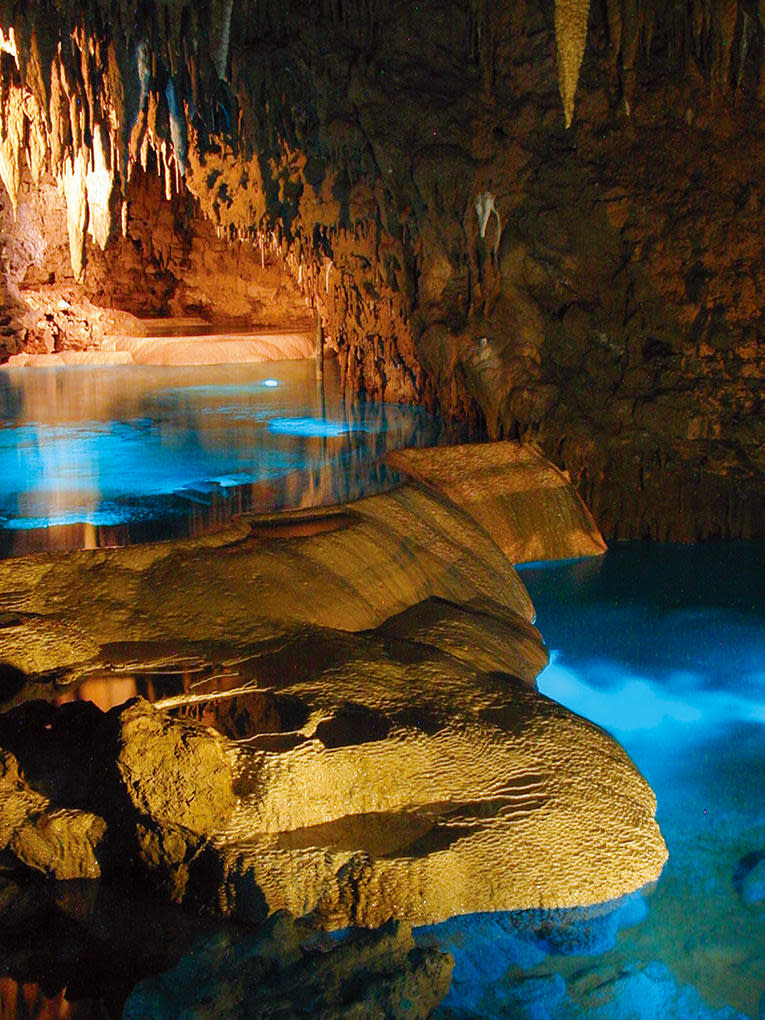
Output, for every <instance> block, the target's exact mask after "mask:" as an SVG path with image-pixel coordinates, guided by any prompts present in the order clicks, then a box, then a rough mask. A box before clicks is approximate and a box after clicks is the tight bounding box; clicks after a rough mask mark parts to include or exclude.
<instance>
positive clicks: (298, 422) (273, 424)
mask: <svg viewBox="0 0 765 1020" xmlns="http://www.w3.org/2000/svg"><path fill="white" fill-rule="evenodd" d="M268 430H269V432H275V433H276V434H277V435H284V436H328V437H331V436H344V435H347V434H348V433H349V432H367V431H368V429H367V428H365V427H364V425H362V424H361V423H360V422H345V421H329V420H327V419H326V418H272V419H271V421H270V422H269V423H268Z"/></svg>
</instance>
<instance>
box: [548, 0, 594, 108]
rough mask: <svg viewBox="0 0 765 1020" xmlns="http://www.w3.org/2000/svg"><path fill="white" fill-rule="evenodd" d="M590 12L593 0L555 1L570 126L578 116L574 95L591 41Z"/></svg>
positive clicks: (560, 71)
mask: <svg viewBox="0 0 765 1020" xmlns="http://www.w3.org/2000/svg"><path fill="white" fill-rule="evenodd" d="M589 12H590V2H589V0H555V41H556V46H557V64H558V88H559V90H560V95H561V99H562V100H563V112H564V116H565V119H566V127H570V126H571V121H572V119H573V117H574V96H575V94H576V86H577V82H578V81H579V70H580V68H581V66H582V59H583V57H584V47H585V43H586V41H587V20H588V17H589Z"/></svg>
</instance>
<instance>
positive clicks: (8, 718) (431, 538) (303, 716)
mask: <svg viewBox="0 0 765 1020" xmlns="http://www.w3.org/2000/svg"><path fill="white" fill-rule="evenodd" d="M448 455H449V451H446V452H444V453H443V454H439V455H433V456H432V457H431V459H429V460H428V461H427V463H426V466H425V467H423V468H422V474H423V475H428V471H429V470H430V469H431V468H432V475H428V477H429V479H430V481H429V484H428V485H427V486H425V485H421V484H419V483H416V482H409V483H407V484H405V485H402V486H401V487H400V488H399V489H397V490H394V491H392V492H389V493H385V494H382V495H378V496H373V497H369V498H367V499H363V500H360V501H358V502H356V503H352V504H347V505H345V506H343V507H339V508H335V509H330V510H322V511H318V512H310V513H308V514H306V513H301V514H294V513H286V514H283V515H276V516H274V515H271V516H270V517H269V518H267V520H266V521H262V520H259V519H258V518H253V519H251V520H249V521H248V520H244V519H243V520H241V521H239V522H236V523H234V524H233V525H231V526H230V527H229V528H228V529H226V530H225V531H222V532H220V533H217V534H213V535H209V536H207V537H205V538H203V539H197V540H193V541H186V542H178V543H168V544H166V545H154V546H143V547H134V548H126V549H115V550H95V551H83V552H78V553H73V554H67V555H45V556H40V557H30V558H27V559H19V560H15V561H12V562H11V563H10V564H5V565H3V564H0V583H2V584H4V585H5V586H4V587H3V589H2V590H3V591H5V592H8V593H9V594H8V595H6V604H5V609H6V610H7V611H8V613H16V614H17V615H15V616H13V617H12V618H11V619H10V620H9V622H11V623H12V626H10V627H9V628H7V629H8V631H9V634H8V637H7V638H6V636H5V630H6V628H0V661H5V662H6V663H8V664H9V666H15V668H16V669H17V670H18V669H19V663H20V662H21V661H22V659H21V656H22V654H23V655H24V656H26V658H25V659H24V660H23V661H24V662H28V661H31V662H34V663H35V664H36V665H37V667H38V669H39V670H40V672H41V673H43V674H44V675H43V676H40V675H38V676H37V678H36V682H35V683H33V684H31V687H30V689H31V691H33V692H34V693H38V694H39V691H40V689H41V687H42V686H43V684H44V683H45V682H46V679H47V682H48V683H51V682H52V683H58V684H59V689H60V687H61V685H66V684H68V685H69V686H71V684H72V682H73V681H75V680H77V679H86V678H88V677H97V678H100V679H102V680H103V679H105V678H108V677H110V676H111V677H115V678H125V677H126V676H131V677H133V679H134V682H135V683H136V686H138V685H139V684H141V685H143V689H144V690H146V691H147V692H148V690H149V685H150V684H151V685H152V690H153V684H154V681H155V680H156V681H157V682H159V679H160V677H161V676H162V675H164V676H168V675H173V674H174V675H175V677H176V681H177V683H178V686H180V690H178V687H176V691H177V693H171V694H169V695H168V696H167V697H165V698H162V699H160V700H159V701H158V702H157V704H156V706H155V707H151V706H149V705H148V704H147V703H146V702H145V701H142V700H137V701H133V702H129V703H128V704H127V705H126V706H122V707H120V706H118V707H115V708H114V709H112V710H111V711H110V712H108V713H107V714H106V715H105V716H103V717H101V716H100V713H98V712H97V710H95V709H86V708H76V706H74V705H72V706H66V705H65V706H62V707H61V708H58V709H48V710H47V714H46V712H45V710H44V707H41V706H40V704H39V703H35V704H32V705H28V706H25V705H24V704H21V705H20V707H18V708H16V709H14V710H13V711H12V712H10V713H6V715H5V716H0V746H5V747H7V748H8V750H9V751H11V752H12V753H13V754H15V755H16V756H17V758H18V759H19V761H21V762H22V765H23V768H24V771H25V774H26V775H27V777H28V778H29V779H30V781H34V782H35V783H36V789H38V790H40V791H44V795H45V796H47V797H49V798H50V799H51V801H53V802H56V803H57V804H59V805H60V806H62V807H66V808H67V809H76V810H79V811H81V812H84V811H89V810H91V811H92V810H95V811H97V812H98V813H99V814H100V816H101V817H103V818H104V819H105V820H106V823H107V826H108V830H107V836H108V837H109V847H110V851H111V857H110V862H111V867H112V868H113V869H114V870H119V867H120V865H121V866H123V867H124V864H125V862H126V861H127V862H129V863H130V864H131V865H138V866H140V868H141V869H142V870H143V873H144V874H147V873H148V875H149V876H150V878H151V880H152V881H153V882H154V884H155V885H156V886H158V887H159V888H161V889H162V890H163V891H164V892H165V893H166V894H169V895H170V896H171V897H172V898H174V899H176V900H178V901H183V902H184V903H189V904H193V905H194V906H195V907H197V908H199V907H201V908H204V909H208V910H213V911H222V912H223V913H224V914H227V915H230V916H232V917H235V918H239V919H244V920H247V921H249V922H251V923H252V922H256V923H257V922H260V921H261V920H262V919H263V917H264V916H265V915H266V914H267V913H272V912H274V911H278V910H283V909H286V910H288V911H289V912H290V913H292V914H294V915H296V916H302V915H311V917H312V920H313V923H314V924H316V925H319V926H323V927H327V928H338V927H347V926H348V925H363V926H369V927H373V926H377V925H380V924H382V923H383V922H385V921H387V920H389V919H391V918H394V919H400V920H407V921H411V922H416V923H426V922H432V921H438V920H441V919H443V918H446V917H449V916H452V915H454V914H460V913H469V912H475V911H483V910H496V909H503V910H507V909H516V908H524V907H536V906H540V905H542V906H571V905H577V904H589V903H594V902H599V901H602V900H606V899H611V898H613V897H616V896H618V895H620V894H622V893H625V892H629V891H632V890H634V889H637V888H639V887H641V886H642V885H644V884H646V883H648V882H651V881H653V880H655V879H656V878H657V876H658V874H659V873H660V871H661V867H662V865H663V862H664V859H665V857H666V849H665V847H664V843H663V840H662V837H661V833H660V832H659V829H658V826H657V825H656V822H655V819H654V812H655V801H654V798H653V794H652V793H651V790H650V788H649V787H648V785H647V784H646V783H645V781H644V780H643V778H642V777H641V776H640V774H639V773H638V772H637V770H636V769H635V767H634V766H633V765H632V763H631V762H630V761H629V759H628V758H627V756H626V755H625V754H624V753H623V752H622V751H621V749H620V748H619V746H618V745H617V744H616V743H615V742H614V741H613V740H612V739H611V738H610V737H608V736H607V735H606V734H605V733H604V732H603V731H601V730H599V729H598V728H597V727H595V726H592V725H591V724H589V723H587V722H585V721H584V720H582V719H579V718H577V717H576V716H574V715H572V713H570V712H568V711H567V710H565V709H563V708H561V707H560V706H558V705H556V704H555V703H554V702H551V701H549V700H547V699H545V698H543V697H541V696H540V695H539V694H538V693H537V692H536V690H535V677H536V675H537V673H538V672H539V670H540V669H541V668H542V667H543V666H544V664H545V662H546V652H545V649H544V646H543V644H542V640H541V637H540V635H539V633H538V632H537V631H536V630H535V628H534V627H533V626H532V624H531V622H530V620H531V618H532V616H533V607H532V606H531V604H530V602H529V599H528V596H527V594H526V592H525V589H524V588H523V586H522V585H521V583H520V580H519V578H518V576H517V574H516V573H515V571H514V570H513V568H512V566H511V564H510V562H509V560H508V558H507V556H506V555H505V554H504V553H503V552H502V550H501V549H500V547H499V545H498V544H497V543H496V542H495V541H494V540H493V538H492V537H490V535H489V533H488V531H489V529H491V530H493V531H496V532H497V536H498V537H499V538H500V539H501V538H502V536H503V535H504V536H508V535H509V534H510V532H511V530H512V528H511V527H510V526H509V525H508V524H507V523H505V525H504V526H503V527H500V525H499V524H497V523H495V522H501V521H502V519H503V514H504V515H510V517H511V519H512V520H513V521H516V522H517V521H519V520H521V517H519V516H518V515H515V516H514V517H513V515H512V498H513V495H514V494H516V493H517V492H518V491H524V487H525V498H526V499H527V500H529V501H530V502H531V503H533V502H534V501H536V502H537V504H538V506H539V513H534V512H533V510H532V509H531V508H530V507H529V506H527V507H526V510H527V511H528V512H525V516H523V518H522V523H523V534H522V536H521V539H520V541H519V543H517V544H516V545H513V543H512V541H510V540H508V542H507V543H506V544H507V545H508V548H511V549H517V548H519V547H520V546H523V547H524V548H527V549H533V550H535V552H534V555H538V551H539V550H542V551H545V550H548V551H549V549H550V548H552V546H551V542H550V531H551V528H550V521H549V519H548V517H546V512H547V510H549V506H550V502H549V488H550V487H551V486H552V488H553V489H554V490H555V491H556V492H557V491H558V490H559V489H562V488H564V484H563V482H564V480H563V479H562V477H561V476H560V474H559V473H558V472H557V471H556V470H555V469H554V468H552V467H550V466H549V465H547V466H546V465H545V464H544V463H543V462H542V460H541V458H539V456H538V455H537V454H536V453H533V451H529V450H527V449H524V448H518V449H517V450H515V452H514V453H513V452H512V451H511V450H509V448H506V447H504V446H503V447H502V449H501V450H497V449H492V448H491V447H487V448H485V450H484V451H483V454H482V455H481V456H480V457H479V459H478V461H477V463H476V464H475V465H474V468H475V470H474V471H473V474H472V475H471V473H470V472H466V473H465V478H464V483H465V484H464V485H463V486H462V487H460V486H457V487H455V488H454V490H453V491H454V498H455V500H456V501H452V499H451V498H450V495H451V493H452V488H451V486H449V485H443V488H444V492H440V491H438V486H439V485H440V484H441V482H442V481H443V478H444V477H445V472H444V471H443V470H441V472H440V473H439V470H440V469H443V468H444V465H447V464H448V463H450V461H449V456H448ZM455 456H456V457H457V462H458V463H459V464H460V465H462V464H464V463H465V458H464V451H461V450H460V449H458V450H457V451H456V454H455ZM439 465H440V469H439ZM418 470H419V469H418ZM519 477H520V478H521V480H522V485H520V486H519V484H518V479H519ZM431 483H432V484H431ZM475 492H480V493H481V499H479V500H476V499H474V498H472V496H473V494H474V493H475ZM508 493H509V496H507V499H506V500H505V496H506V494H508ZM569 495H570V496H571V495H572V494H571V493H570V492H569ZM459 502H462V503H464V506H460V505H458V503H459ZM555 505H556V506H558V508H559V509H560V506H559V504H555ZM567 505H568V507H569V511H568V512H567V516H566V520H567V521H572V520H574V521H576V522H577V527H579V528H580V532H581V533H582V534H585V533H586V534H587V536H588V541H589V542H590V549H591V551H593V552H599V551H600V548H601V546H600V544H599V543H597V542H595V541H594V540H593V536H592V534H591V533H590V532H589V531H587V528H589V527H590V522H589V521H588V519H587V518H586V515H584V514H583V511H582V508H581V507H580V506H579V505H578V503H577V502H576V500H575V499H574V500H573V502H572V501H571V500H569V503H568V504H567ZM572 507H573V508H574V510H575V513H571V512H570V511H571V508H572ZM556 512H557V511H556ZM487 515H488V516H487ZM476 518H478V520H479V521H481V522H482V524H479V523H478V521H477V520H476ZM534 521H539V523H540V533H539V534H535V533H534V530H533V528H531V527H530V525H531V524H532V523H533V522H534ZM513 526H516V525H515V524H514V525H513ZM566 527H568V524H567V525H566ZM577 541H579V539H577ZM567 548H570V547H567ZM579 551H580V552H581V548H580V550H579ZM3 578H5V580H3ZM11 578H12V579H13V582H12V583H13V586H12V587H11V585H10V581H11ZM41 620H42V621H44V625H42V626H41V622H40V621H41ZM59 620H67V629H66V630H65V631H64V630H62V631H61V633H62V634H63V635H64V637H63V640H65V641H69V639H70V636H71V635H73V634H74V635H77V644H76V647H77V649H78V650H79V652H80V654H81V656H82V658H81V659H80V661H77V657H76V656H72V655H70V656H69V658H68V659H67V660H66V661H67V672H66V674H62V673H61V672H59V673H56V664H57V661H58V655H59V649H58V648H57V645H56V640H55V634H56V625H57V623H58V621H59ZM73 660H74V661H73ZM46 674H47V675H46ZM192 675H193V677H194V681H193V686H192V683H191V679H190V678H191V676H192ZM17 686H18V685H16V687H17ZM16 687H14V694H13V696H14V698H16V700H18V699H19V698H23V696H24V691H23V690H22V691H19V690H17V689H16ZM93 713H95V715H94V714H93ZM178 714H180V718H179V717H178ZM25 720H26V722H25ZM208 727H214V728H215V729H216V730H217V731H218V732H219V733H220V734H225V737H224V736H215V735H213V734H211V732H210V730H209V729H208ZM68 734H71V737H70V739H69V742H67V735H68ZM52 761H55V762H56V763H57V765H58V767H57V768H55V769H53V768H51V762H52ZM38 795H39V796H43V793H42V792H41V793H40V794H38ZM18 821H19V825H15V824H14V827H13V831H14V833H15V832H16V831H17V830H18V828H19V826H23V825H24V824H26V823H27V821H28V819H26V817H21V816H20V818H19V819H18ZM120 846H122V847H123V848H125V851H124V857H125V860H123V861H122V862H120V861H119V853H117V854H116V855H115V847H120Z"/></svg>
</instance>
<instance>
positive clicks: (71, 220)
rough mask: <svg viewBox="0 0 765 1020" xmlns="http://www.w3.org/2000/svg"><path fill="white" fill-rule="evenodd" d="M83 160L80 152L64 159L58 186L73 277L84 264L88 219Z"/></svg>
mask: <svg viewBox="0 0 765 1020" xmlns="http://www.w3.org/2000/svg"><path fill="white" fill-rule="evenodd" d="M85 175H86V169H85V160H84V158H83V155H82V152H78V153H77V155H76V156H75V157H74V158H73V159H72V158H71V157H70V158H69V159H66V160H65V161H64V168H63V171H62V173H61V177H60V186H61V187H62V189H63V192H64V196H65V198H66V226H67V230H68V231H69V258H70V260H71V263H72V272H73V273H74V275H75V279H78V280H79V279H80V278H81V276H82V270H83V266H84V264H85V227H86V225H87V221H88V192H87V186H86V184H85Z"/></svg>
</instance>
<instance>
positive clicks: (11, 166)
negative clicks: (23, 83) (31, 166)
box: [0, 87, 25, 217]
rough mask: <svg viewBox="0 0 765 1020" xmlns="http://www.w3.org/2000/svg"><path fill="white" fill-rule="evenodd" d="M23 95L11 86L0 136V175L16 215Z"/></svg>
mask: <svg viewBox="0 0 765 1020" xmlns="http://www.w3.org/2000/svg"><path fill="white" fill-rule="evenodd" d="M24 121H25V118H24V96H23V92H22V90H21V89H20V88H16V87H11V88H10V89H9V90H8V95H7V97H6V99H5V101H4V103H3V110H2V138H0V177H2V180H3V184H4V185H5V189H6V191H7V192H8V197H9V198H10V200H11V206H12V208H13V215H14V217H15V216H16V210H17V203H18V194H19V184H20V182H21V153H22V149H23V146H24V136H25V123H24Z"/></svg>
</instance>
